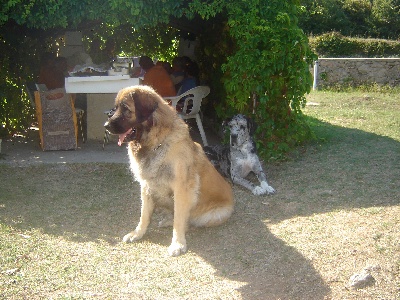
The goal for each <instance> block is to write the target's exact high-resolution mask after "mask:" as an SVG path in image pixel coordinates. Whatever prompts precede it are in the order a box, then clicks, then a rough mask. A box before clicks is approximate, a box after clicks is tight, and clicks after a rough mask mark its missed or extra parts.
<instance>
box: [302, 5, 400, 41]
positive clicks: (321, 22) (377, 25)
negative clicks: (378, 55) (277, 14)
mask: <svg viewBox="0 0 400 300" xmlns="http://www.w3.org/2000/svg"><path fill="white" fill-rule="evenodd" d="M299 20H300V23H299V24H300V27H301V28H302V29H303V30H304V31H305V32H306V33H307V34H313V35H320V34H323V33H326V32H331V31H337V32H340V33H341V34H342V35H345V36H362V37H372V38H387V39H393V40H396V39H398V38H399V36H400V0H301V10H300V14H299Z"/></svg>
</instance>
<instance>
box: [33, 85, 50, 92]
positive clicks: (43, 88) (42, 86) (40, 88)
mask: <svg viewBox="0 0 400 300" xmlns="http://www.w3.org/2000/svg"><path fill="white" fill-rule="evenodd" d="M35 84H36V88H37V90H38V91H39V92H43V91H48V88H47V86H46V85H45V84H44V83H35Z"/></svg>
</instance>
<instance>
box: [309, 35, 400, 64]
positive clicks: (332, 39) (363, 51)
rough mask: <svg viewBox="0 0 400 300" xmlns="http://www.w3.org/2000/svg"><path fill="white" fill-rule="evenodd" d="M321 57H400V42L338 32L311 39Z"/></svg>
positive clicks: (312, 45)
mask: <svg viewBox="0 0 400 300" xmlns="http://www.w3.org/2000/svg"><path fill="white" fill-rule="evenodd" d="M309 41H310V47H311V48H312V49H313V50H314V51H315V52H316V53H317V54H318V56H319V57H371V58H372V57H400V42H398V41H390V40H382V39H361V38H349V37H345V36H343V35H341V34H340V33H337V32H330V33H325V34H322V35H320V36H316V37H311V38H310V39H309Z"/></svg>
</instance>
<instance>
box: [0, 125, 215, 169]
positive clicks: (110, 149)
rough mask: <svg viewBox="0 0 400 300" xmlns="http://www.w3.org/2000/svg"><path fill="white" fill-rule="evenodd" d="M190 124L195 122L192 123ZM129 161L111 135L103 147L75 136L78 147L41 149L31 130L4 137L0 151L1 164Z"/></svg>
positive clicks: (196, 136)
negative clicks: (54, 149)
mask: <svg viewBox="0 0 400 300" xmlns="http://www.w3.org/2000/svg"><path fill="white" fill-rule="evenodd" d="M193 126H196V125H195V124H194V125H193ZM205 130H206V135H207V139H208V142H209V144H215V143H218V142H219V141H218V140H219V139H218V138H217V137H216V135H215V134H213V133H212V132H210V131H209V130H208V131H207V128H205ZM197 131H198V130H197V127H192V129H191V131H190V132H191V134H192V137H193V139H194V140H195V141H196V142H199V143H201V138H200V134H199V133H198V132H197ZM92 162H105V163H128V154H127V149H126V146H124V145H123V146H121V147H119V146H118V145H117V139H116V137H115V136H114V137H112V138H111V140H110V142H109V143H108V144H106V146H105V148H104V150H103V141H97V140H88V141H86V142H85V143H82V140H81V139H79V140H78V148H77V149H76V150H69V151H42V149H41V148H40V143H39V133H38V131H37V130H32V131H30V132H29V134H28V135H27V136H26V137H22V136H15V137H13V138H10V139H3V140H2V144H1V152H0V164H4V163H6V164H36V163H92Z"/></svg>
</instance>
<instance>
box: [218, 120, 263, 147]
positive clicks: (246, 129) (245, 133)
mask: <svg viewBox="0 0 400 300" xmlns="http://www.w3.org/2000/svg"><path fill="white" fill-rule="evenodd" d="M222 125H223V127H224V128H229V131H230V145H231V147H240V146H241V145H243V144H244V143H246V142H249V141H251V137H252V136H253V135H254V133H255V131H256V129H257V124H256V123H255V122H254V121H253V120H252V119H250V118H248V117H246V116H245V115H241V114H239V115H235V116H233V117H232V118H229V119H227V120H225V121H224V122H223V124H222Z"/></svg>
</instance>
